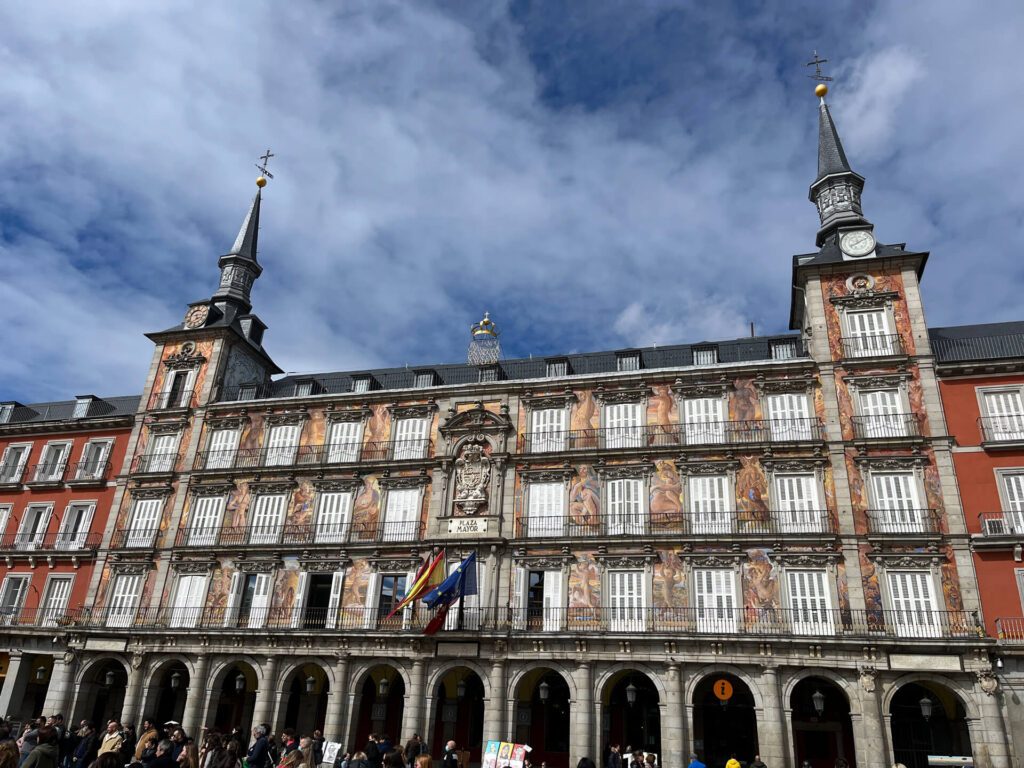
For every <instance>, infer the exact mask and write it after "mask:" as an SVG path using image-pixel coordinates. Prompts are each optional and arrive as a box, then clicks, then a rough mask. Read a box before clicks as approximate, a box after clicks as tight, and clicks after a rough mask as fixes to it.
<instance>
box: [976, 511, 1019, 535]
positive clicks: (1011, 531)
mask: <svg viewBox="0 0 1024 768" xmlns="http://www.w3.org/2000/svg"><path fill="white" fill-rule="evenodd" d="M978 520H979V521H980V523H981V535H982V536H1022V535H1024V511H1020V512H1012V511H1011V512H982V513H981V514H980V515H978Z"/></svg>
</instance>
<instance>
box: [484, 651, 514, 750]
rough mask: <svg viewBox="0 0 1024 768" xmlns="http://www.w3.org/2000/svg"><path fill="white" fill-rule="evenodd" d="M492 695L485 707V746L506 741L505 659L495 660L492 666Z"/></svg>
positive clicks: (506, 693) (506, 695)
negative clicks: (492, 742)
mask: <svg viewBox="0 0 1024 768" xmlns="http://www.w3.org/2000/svg"><path fill="white" fill-rule="evenodd" d="M490 682H491V686H490V687H491V695H490V698H488V699H487V704H486V705H485V706H484V746H487V742H488V741H505V740H506V738H507V737H506V736H505V707H506V700H507V697H508V692H507V691H506V690H505V659H495V660H494V662H493V663H492V664H491V681H490Z"/></svg>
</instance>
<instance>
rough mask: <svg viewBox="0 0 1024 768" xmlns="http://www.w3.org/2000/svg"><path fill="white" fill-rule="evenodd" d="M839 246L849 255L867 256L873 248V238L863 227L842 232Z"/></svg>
mask: <svg viewBox="0 0 1024 768" xmlns="http://www.w3.org/2000/svg"><path fill="white" fill-rule="evenodd" d="M839 247H840V248H842V249H843V253H846V254H847V255H849V256H867V255H868V254H869V253H871V252H872V251H874V250H875V238H874V235H872V234H871V233H870V232H868V231H867V230H864V229H859V230H855V231H853V232H844V233H843V236H842V237H841V238H840V239H839Z"/></svg>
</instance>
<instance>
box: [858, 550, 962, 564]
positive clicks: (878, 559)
mask: <svg viewBox="0 0 1024 768" xmlns="http://www.w3.org/2000/svg"><path fill="white" fill-rule="evenodd" d="M868 558H869V559H870V560H871V561H872V562H874V563H878V564H880V565H884V566H885V567H886V568H922V567H926V566H931V565H941V564H942V563H943V561H945V559H946V556H945V555H944V554H937V553H935V552H879V551H877V550H876V551H875V552H871V553H870V554H869V555H868Z"/></svg>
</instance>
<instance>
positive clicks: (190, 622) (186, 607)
mask: <svg viewBox="0 0 1024 768" xmlns="http://www.w3.org/2000/svg"><path fill="white" fill-rule="evenodd" d="M183 586H185V587H187V588H188V589H187V590H186V591H185V592H184V593H183V592H182V587H183ZM209 587H210V575H209V574H208V573H178V574H177V575H176V576H175V579H174V596H173V597H172V599H171V613H170V617H169V619H168V626H169V627H171V628H174V629H185V628H195V627H197V626H198V625H199V619H200V617H201V616H202V614H203V609H204V608H205V606H206V595H207V593H208V591H209ZM183 600H184V604H182V601H183Z"/></svg>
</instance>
